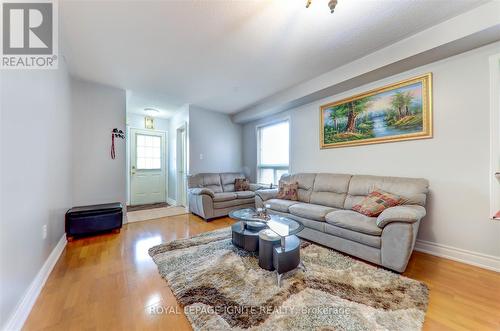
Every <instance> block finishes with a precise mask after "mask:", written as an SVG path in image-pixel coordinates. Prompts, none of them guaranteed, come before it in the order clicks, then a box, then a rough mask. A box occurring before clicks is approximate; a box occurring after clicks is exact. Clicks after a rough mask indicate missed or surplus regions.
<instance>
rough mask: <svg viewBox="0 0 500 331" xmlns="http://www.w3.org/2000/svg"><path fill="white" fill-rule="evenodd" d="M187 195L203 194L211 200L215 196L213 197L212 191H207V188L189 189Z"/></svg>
mask: <svg viewBox="0 0 500 331" xmlns="http://www.w3.org/2000/svg"><path fill="white" fill-rule="evenodd" d="M189 193H190V194H194V195H202V194H205V195H209V196H211V197H212V198H213V197H214V196H215V195H214V191H212V190H210V189H208V188H205V187H196V188H191V189H189Z"/></svg>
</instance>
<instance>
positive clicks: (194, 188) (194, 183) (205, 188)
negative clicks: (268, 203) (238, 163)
mask: <svg viewBox="0 0 500 331" xmlns="http://www.w3.org/2000/svg"><path fill="white" fill-rule="evenodd" d="M236 178H245V175H243V174H241V173H233V172H226V173H220V174H219V173H201V174H197V175H193V176H189V178H188V199H189V211H190V212H192V213H193V214H196V215H198V216H200V217H202V218H204V219H205V220H208V219H211V218H215V217H221V216H226V215H228V214H229V212H231V211H232V210H234V209H241V208H249V207H255V192H254V191H255V190H257V189H259V188H260V187H261V186H259V185H256V184H250V190H248V191H239V192H235V190H234V181H235V179H236Z"/></svg>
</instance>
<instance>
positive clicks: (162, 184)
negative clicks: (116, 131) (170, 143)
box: [130, 129, 167, 205]
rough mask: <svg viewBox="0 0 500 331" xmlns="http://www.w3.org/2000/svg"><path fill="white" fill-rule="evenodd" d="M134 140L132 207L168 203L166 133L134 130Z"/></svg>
mask: <svg viewBox="0 0 500 331" xmlns="http://www.w3.org/2000/svg"><path fill="white" fill-rule="evenodd" d="M130 138H131V143H130V204H131V205H142V204H148V203H157V202H165V201H166V187H167V186H166V184H167V179H166V174H167V171H166V164H167V163H166V157H165V155H167V153H166V152H167V151H166V146H167V144H166V141H165V140H166V137H165V133H164V132H158V131H149V130H139V129H130Z"/></svg>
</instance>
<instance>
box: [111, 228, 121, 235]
mask: <svg viewBox="0 0 500 331" xmlns="http://www.w3.org/2000/svg"><path fill="white" fill-rule="evenodd" d="M112 232H113V233H116V234H117V233H120V228H118V229H113V230H112Z"/></svg>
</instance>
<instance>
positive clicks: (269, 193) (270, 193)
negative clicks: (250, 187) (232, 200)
mask: <svg viewBox="0 0 500 331" xmlns="http://www.w3.org/2000/svg"><path fill="white" fill-rule="evenodd" d="M255 194H257V195H258V196H259V197H260V198H261V199H262V201H267V200H269V199H274V198H276V196H277V195H278V189H274V188H273V189H265V190H258V191H255Z"/></svg>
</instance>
